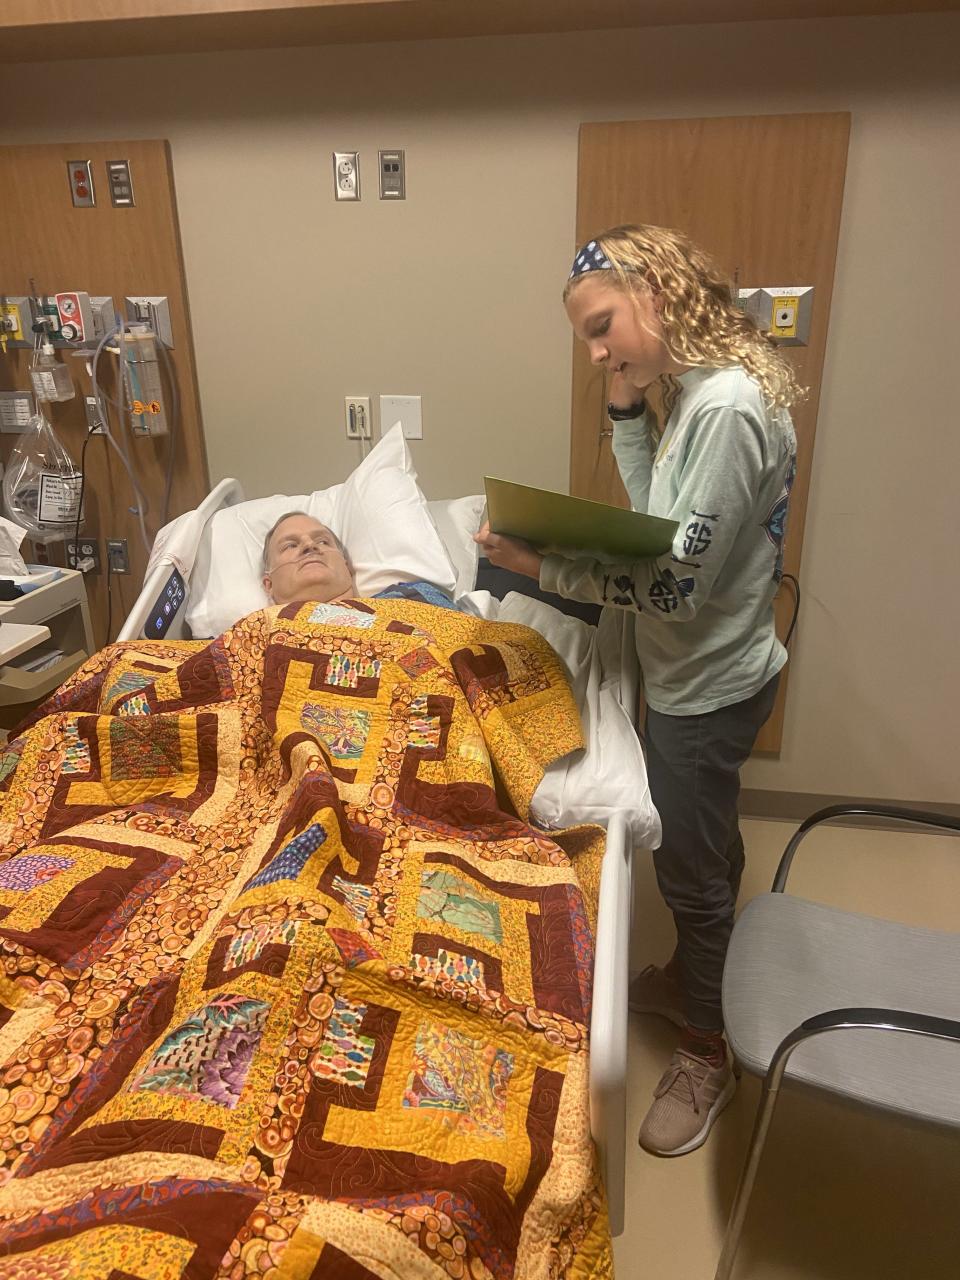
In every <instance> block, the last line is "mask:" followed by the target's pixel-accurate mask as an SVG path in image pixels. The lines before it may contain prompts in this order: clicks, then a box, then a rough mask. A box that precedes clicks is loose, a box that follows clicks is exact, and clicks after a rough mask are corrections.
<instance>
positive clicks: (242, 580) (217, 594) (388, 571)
mask: <svg viewBox="0 0 960 1280" xmlns="http://www.w3.org/2000/svg"><path fill="white" fill-rule="evenodd" d="M291 511H298V512H301V513H305V514H306V515H308V516H310V517H312V518H313V519H314V520H316V521H318V522H319V523H321V524H323V525H324V526H325V527H326V528H327V529H329V530H334V531H335V532H336V534H337V535H338V537H339V538H340V539H341V541H342V543H343V545H344V546H345V547H346V548H347V549H348V551H349V555H350V563H351V567H352V569H353V577H354V582H355V590H354V595H356V596H375V595H377V594H379V593H380V592H382V591H386V590H388V589H390V590H392V589H393V588H395V587H396V585H397V584H398V583H428V584H432V585H433V586H436V587H439V588H440V590H441V591H443V592H449V593H452V592H453V590H454V586H455V584H456V574H455V572H454V569H453V567H452V566H451V564H450V559H449V557H448V555H447V553H446V550H445V549H444V546H443V543H442V541H441V540H440V536H439V534H438V533H437V529H436V525H435V524H434V522H433V520H432V519H431V516H430V512H429V511H428V509H427V502H426V499H425V498H424V496H423V494H422V493H421V491H420V487H419V485H418V484H417V473H416V469H415V467H414V465H413V459H412V458H411V456H410V452H409V448H408V446H407V442H406V440H404V438H403V433H402V431H401V430H400V428H399V427H395V428H393V429H392V430H390V431H388V432H387V434H386V435H385V436H384V437H383V439H382V440H380V441H379V442H378V443H377V444H376V445H375V447H374V448H373V449H372V450H371V451H370V453H369V454H368V455H367V456H366V458H364V460H363V462H361V463H360V465H359V466H358V467H357V468H356V470H355V471H353V472H352V473H351V475H350V476H348V478H347V479H346V481H344V483H343V484H338V485H333V486H332V487H331V488H329V489H322V490H317V491H316V492H314V493H311V494H304V495H301V496H297V497H283V496H275V497H272V498H256V499H253V500H251V501H249V502H241V503H239V504H238V505H237V506H233V507H225V508H224V509H223V510H221V511H218V512H217V513H216V515H214V516H213V518H212V519H211V520H210V521H209V523H208V525H207V528H206V529H205V530H204V533H203V537H202V539H201V544H200V547H199V549H198V552H197V558H196V563H195V565H194V569H193V572H192V574H191V577H190V583H189V589H188V597H187V622H188V624H189V627H190V631H191V633H192V634H193V635H194V636H215V635H220V634H221V632H223V631H226V630H227V629H228V628H229V627H231V626H233V624H234V623H235V622H237V621H238V620H239V619H240V618H243V617H245V616H246V615H247V614H248V613H253V612H254V610H256V609H262V608H263V607H264V606H265V605H266V604H268V603H269V599H268V597H267V593H266V591H265V590H264V587H263V576H264V573H263V544H264V539H265V537H266V535H267V533H268V532H269V531H270V530H271V529H272V528H273V526H274V525H275V524H276V522H277V520H278V519H279V518H280V517H281V516H283V515H286V514H289V513H290V512H291ZM418 594H421V598H425V597H422V593H419V592H418ZM432 603H437V602H436V601H433V602H432Z"/></svg>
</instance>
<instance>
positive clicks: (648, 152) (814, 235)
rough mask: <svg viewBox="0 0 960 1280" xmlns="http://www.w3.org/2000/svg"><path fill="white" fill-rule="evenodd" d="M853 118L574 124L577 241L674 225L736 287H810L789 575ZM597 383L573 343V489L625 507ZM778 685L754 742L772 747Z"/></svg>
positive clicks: (797, 355)
mask: <svg viewBox="0 0 960 1280" xmlns="http://www.w3.org/2000/svg"><path fill="white" fill-rule="evenodd" d="M849 133H850V117H849V115H848V114H847V113H845V112H844V113H831V114H817V115H791V116H734V117H727V118H717V119H706V120H643V121H631V122H627V123H622V124H585V125H583V126H582V127H581V129H580V167H579V177H578V187H577V244H578V245H580V244H583V243H584V241H586V240H589V239H590V238H591V237H592V236H594V235H597V234H599V233H600V232H601V231H604V230H606V229H607V228H609V227H613V226H616V225H618V224H620V223H625V222H647V223H653V224H656V225H658V226H666V227H674V228H677V229H678V230H680V231H683V232H685V233H686V234H687V235H689V236H690V237H691V239H693V240H694V241H696V242H697V243H698V244H700V245H702V246H703V247H704V248H705V249H707V250H708V251H709V252H710V253H711V254H712V255H713V257H714V258H715V259H716V260H717V261H718V262H719V263H720V265H721V266H722V267H723V268H724V269H725V270H726V271H727V272H728V273H729V274H730V276H731V278H733V279H735V280H736V281H737V283H738V284H739V285H740V286H742V287H749V286H759V285H813V286H814V289H815V293H814V301H813V319H812V324H811V332H810V342H809V345H808V346H806V347H788V348H786V350H787V352H788V355H789V358H790V360H791V361H792V362H793V364H794V366H795V368H796V370H797V375H798V377H799V379H800V382H801V383H802V384H803V385H804V386H806V387H808V388H809V396H808V397H807V399H806V400H805V401H804V402H803V403H802V404H800V405H797V406H795V407H794V408H793V409H792V411H791V412H792V415H793V420H794V423H795V425H796V428H797V441H798V453H797V478H796V483H795V485H794V489H793V493H792V497H791V503H790V522H789V526H788V529H787V538H786V549H785V555H784V571H785V572H786V573H792V574H795V575H797V576H799V569H800V558H801V551H802V547H803V526H804V519H805V516H806V509H807V495H808V492H809V486H810V468H811V463H812V459H813V441H814V433H815V431H816V425H817V408H818V405H819V401H820V379H821V374H822V370H823V356H824V351H825V348H826V342H827V325H828V320H829V316H830V299H831V295H832V292H833V275H834V265H835V262H836V255H837V236H838V233H839V227H840V209H841V204H842V201H843V182H844V175H845V173H846V161H847V142H848V138H849ZM606 401H607V394H606V386H605V379H604V374H603V372H602V371H601V370H599V369H595V368H594V367H593V366H592V365H591V364H590V361H589V358H588V357H587V353H586V349H585V347H584V346H583V344H582V343H575V344H574V357H573V405H572V416H571V437H570V492H571V493H574V494H578V495H580V496H582V497H585V498H595V499H597V500H598V501H601V502H612V503H616V504H617V505H620V506H626V505H627V497H626V493H625V491H624V488H623V485H622V484H621V482H620V477H619V474H618V472H617V467H616V462H615V460H614V457H613V451H612V449H611V446H610V437H609V432H608V430H607V428H608V427H609V424H608V423H607V421H606V416H605V412H604V408H605V405H606ZM792 610H793V598H792V593H791V591H790V588H789V586H785V587H784V588H782V589H781V591H780V593H779V595H778V598H777V626H778V630H779V631H780V634H781V636H782V635H784V634H785V631H786V627H787V626H788V625H789V620H790V617H791V615H792ZM786 688H787V681H786V679H784V680H783V681H782V683H781V686H780V696H779V698H778V700H777V706H776V708H775V709H774V712H773V715H772V716H771V717H770V720H769V721H768V722H767V725H766V726H765V728H764V730H763V731H762V733H761V735H760V738H759V739H758V741H757V748H756V749H757V750H758V751H768V752H769V751H776V750H778V749H779V746H780V739H781V735H782V729H783V714H784V704H785V697H786Z"/></svg>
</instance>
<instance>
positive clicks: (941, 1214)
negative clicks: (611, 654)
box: [615, 820, 960, 1280]
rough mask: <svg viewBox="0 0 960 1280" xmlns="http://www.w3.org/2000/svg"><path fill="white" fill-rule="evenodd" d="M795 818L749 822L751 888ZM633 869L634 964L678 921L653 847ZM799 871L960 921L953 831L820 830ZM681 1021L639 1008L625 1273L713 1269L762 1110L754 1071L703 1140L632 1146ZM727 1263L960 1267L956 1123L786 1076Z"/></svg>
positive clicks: (849, 1278) (846, 1269)
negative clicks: (664, 1148) (659, 1147)
mask: <svg viewBox="0 0 960 1280" xmlns="http://www.w3.org/2000/svg"><path fill="white" fill-rule="evenodd" d="M793 830H794V826H793V825H792V824H789V823H781V822H770V821H757V820H745V821H744V823H743V833H744V840H745V843H746V847H747V871H746V874H745V876H744V883H743V889H742V901H746V899H747V898H749V897H751V896H752V895H753V894H755V893H758V892H764V891H766V890H768V889H769V887H770V884H771V881H772V879H773V872H774V869H775V867H776V864H777V861H778V859H779V856H780V853H781V852H782V850H783V846H784V844H785V843H786V841H787V840H788V839H789V837H790V835H791V833H792V831H793ZM636 882H637V883H636V889H637V904H636V911H635V928H634V966H635V968H639V967H641V965H642V964H643V963H646V962H647V961H648V960H655V961H658V962H662V961H663V960H665V959H666V958H667V956H668V955H669V953H670V949H671V946H672V922H671V920H670V917H669V916H668V914H667V912H666V909H665V908H664V907H663V905H662V903H661V902H660V899H659V895H658V893H657V889H656V882H655V880H654V876H653V869H652V865H651V864H650V860H649V859H648V858H647V859H643V860H642V861H641V863H640V864H639V865H638V868H637V877H636ZM791 885H792V886H793V887H794V888H795V891H796V892H798V893H803V894H804V895H805V896H807V897H810V898H815V899H818V900H821V901H827V902H833V903H835V904H836V905H838V906H845V907H849V908H850V909H853V910H858V911H864V912H868V913H870V914H873V915H880V916H889V917H890V918H894V919H900V920H904V921H907V922H909V923H913V924H924V925H927V926H928V927H931V928H941V929H954V930H956V929H960V840H956V839H954V838H953V837H950V836H942V837H941V836H939V835H926V834H902V833H898V834H892V833H890V832H887V831H875V830H865V829H855V828H849V827H848V828H825V829H823V830H822V831H821V832H819V833H815V834H814V835H812V836H810V837H808V838H807V841H806V842H805V844H804V845H803V846H802V847H801V851H800V853H799V854H798V855H797V861H796V862H795V864H794V872H793V874H792V876H791ZM958 984H960V975H958ZM675 1034H676V1033H675V1029H673V1028H672V1027H671V1026H670V1024H669V1023H666V1022H662V1021H661V1020H659V1019H656V1018H650V1017H645V1018H641V1017H637V1016H636V1015H631V1040H630V1054H631V1056H630V1067H629V1072H630V1101H629V1104H628V1118H627V1123H628V1129H629V1135H628V1147H627V1151H628V1155H627V1203H626V1230H625V1231H624V1234H623V1235H622V1236H621V1237H620V1238H619V1239H618V1240H617V1241H616V1242H615V1256H616V1268H617V1271H616V1274H617V1280H711V1278H712V1276H713V1274H714V1269H715V1267H716V1263H717V1259H718V1257H719V1252H720V1243H721V1238H722V1232H723V1228H724V1225H725V1222H726V1216H727V1213H728V1210H729V1206H730V1202H731V1199H732V1196H733V1191H734V1189H735V1186H736V1181H737V1178H738V1176H739V1171H740V1165H741V1161H742V1158H743V1154H744V1152H745V1150H746V1144H747V1140H748V1137H749V1133H750V1128H751V1125H752V1122H753V1116H754V1113H755V1109H756V1102H757V1098H758V1096H759V1086H758V1084H757V1083H756V1082H755V1081H754V1080H752V1079H750V1078H748V1077H746V1076H745V1077H744V1079H743V1081H742V1082H741V1086H740V1089H739V1090H738V1093H737V1095H736V1097H735V1098H734V1100H733V1102H732V1103H731V1104H730V1106H729V1107H728V1108H727V1110H726V1111H725V1113H724V1114H723V1115H722V1116H721V1117H720V1119H719V1121H718V1122H717V1125H716V1126H715V1128H714V1131H713V1133H712V1135H711V1137H710V1140H709V1141H708V1142H707V1144H706V1145H705V1146H704V1147H702V1148H701V1149H700V1150H699V1151H696V1152H693V1153H691V1154H690V1155H687V1156H682V1157H679V1158H676V1159H673V1160H659V1159H657V1158H655V1157H653V1156H649V1155H647V1154H646V1153H645V1152H643V1151H642V1150H641V1149H640V1148H639V1147H638V1146H637V1145H636V1136H635V1135H636V1133H637V1130H638V1129H639V1127H640V1122H641V1120H642V1118H643V1114H644V1112H645V1110H646V1107H647V1105H648V1102H649V1099H650V1096H651V1094H652V1090H653V1087H654V1085H655V1084H656V1082H657V1080H658V1078H659V1075H660V1071H661V1070H662V1067H663V1065H664V1064H665V1063H666V1061H667V1060H668V1058H669V1056H670V1052H671V1050H672V1047H673V1043H674V1036H675ZM957 1087H958V1089H960V1056H958V1062H957ZM734 1274H735V1277H736V1280H941V1278H942V1280H947V1278H948V1277H949V1278H950V1280H958V1277H960V1135H958V1134H957V1133H956V1132H946V1131H938V1130H934V1129H929V1128H926V1127H922V1126H920V1125H913V1124H909V1123H907V1122H904V1121H899V1120H896V1119H894V1118H892V1117H890V1116H884V1115H880V1114H877V1113H870V1112H867V1111H865V1110H861V1109H857V1108H854V1107H851V1106H849V1105H848V1104H844V1103H841V1102H839V1101H835V1100H831V1099H827V1098H824V1097H822V1096H818V1095H814V1094H812V1093H807V1094H804V1093H801V1092H800V1091H797V1090H795V1089H793V1090H791V1089H788V1090H787V1091H786V1092H785V1093H784V1095H783V1096H782V1098H781V1101H780V1103H779V1106H778V1111H777V1115H776V1117H775V1119H774V1123H773V1127H772V1129H771V1133H770V1137H769V1139H768V1143H767V1148H766V1152H765V1155H764V1159H763V1161H762V1163H761V1166H760V1173H759V1177H758V1181H757V1188H756V1191H755V1193H754V1197H753V1201H752V1204H751V1208H750V1213H749V1216H748V1218H747V1224H746V1228H745V1232H744V1236H743V1242H742V1245H741V1249H740V1254H739V1257H738V1260H737V1267H736V1270H735V1273H734Z"/></svg>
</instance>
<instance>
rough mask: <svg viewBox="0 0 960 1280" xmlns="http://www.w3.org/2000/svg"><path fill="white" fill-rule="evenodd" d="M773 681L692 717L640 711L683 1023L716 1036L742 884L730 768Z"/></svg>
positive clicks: (769, 699)
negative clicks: (674, 935) (659, 828)
mask: <svg viewBox="0 0 960 1280" xmlns="http://www.w3.org/2000/svg"><path fill="white" fill-rule="evenodd" d="M779 681H780V677H779V675H776V676H774V677H773V679H772V680H770V681H768V682H767V684H765V685H764V686H763V688H762V689H760V690H759V691H758V692H757V693H755V694H754V695H753V696H752V697H751V698H747V700H746V701H745V702H737V703H734V704H733V705H732V706H729V707H721V708H720V709H719V710H718V711H708V712H706V713H705V714H704V715H699V716H665V715H663V714H662V713H661V712H659V711H653V710H650V709H648V710H647V724H646V738H647V744H646V745H647V772H648V775H649V779H650V793H651V795H652V797H653V802H654V804H655V805H656V806H657V810H658V812H659V814H660V820H661V822H662V824H663V842H662V844H661V845H660V848H659V849H658V850H657V851H656V853H655V854H654V855H653V860H654V865H655V867H656V870H657V883H658V884H659V886H660V892H661V893H662V894H663V898H664V901H665V902H666V904H667V906H668V907H669V908H670V910H671V911H672V912H673V918H674V921H675V923H676V926H677V950H676V953H675V958H676V962H677V965H678V966H679V971H680V978H681V981H682V983H683V988H684V991H685V993H686V1001H687V1005H686V1012H687V1020H688V1021H689V1022H690V1023H691V1024H692V1025H693V1026H694V1027H697V1028H699V1029H701V1030H705V1031H719V1030H721V1029H722V1028H723V1012H722V1010H721V1006H720V981H721V978H722V977H723V962H724V959H725V957H726V954H727V944H728V943H729V941H730V931H731V929H732V928H733V912H734V907H735V906H736V902H737V894H738V893H739V891H740V877H741V875H742V874H743V838H742V837H741V835H740V822H739V816H738V813H737V801H738V799H739V796H740V767H741V765H743V763H744V762H745V761H746V759H747V757H748V756H749V754H750V752H751V750H752V749H753V744H754V742H755V741H756V737H757V734H758V733H759V732H760V729H761V727H762V725H763V723H764V721H765V720H766V719H767V717H768V716H769V715H770V712H771V711H772V710H773V704H774V701H775V700H776V696H777V685H778V683H779Z"/></svg>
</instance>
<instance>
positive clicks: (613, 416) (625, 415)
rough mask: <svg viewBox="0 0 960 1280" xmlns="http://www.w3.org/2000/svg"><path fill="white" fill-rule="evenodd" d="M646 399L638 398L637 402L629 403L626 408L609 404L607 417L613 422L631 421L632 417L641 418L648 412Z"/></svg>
mask: <svg viewBox="0 0 960 1280" xmlns="http://www.w3.org/2000/svg"><path fill="white" fill-rule="evenodd" d="M646 408H647V402H646V400H637V401H635V403H633V404H631V405H628V406H627V407H626V409H620V408H618V407H617V406H616V405H615V404H612V403H611V404H608V405H607V417H608V418H609V419H610V421H611V422H629V421H630V419H631V418H639V417H640V415H641V414H642V413H644V412H646Z"/></svg>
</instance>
